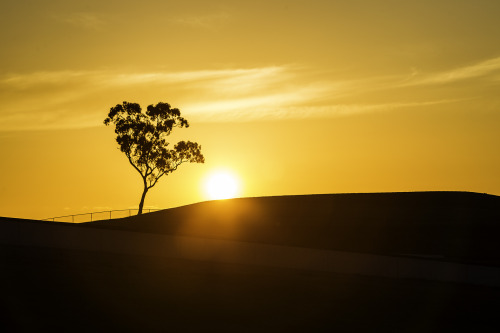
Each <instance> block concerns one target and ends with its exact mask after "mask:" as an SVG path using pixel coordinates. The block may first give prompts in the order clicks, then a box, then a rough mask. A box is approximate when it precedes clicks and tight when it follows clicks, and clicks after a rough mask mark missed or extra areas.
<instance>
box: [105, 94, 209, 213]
mask: <svg viewBox="0 0 500 333" xmlns="http://www.w3.org/2000/svg"><path fill="white" fill-rule="evenodd" d="M110 123H113V124H115V133H116V142H117V143H118V145H119V146H120V150H121V151H122V152H123V153H125V155H126V156H127V158H128V161H129V162H130V164H131V165H132V166H133V167H134V168H135V169H136V170H137V172H139V173H140V175H141V177H142V181H143V184H144V191H143V192H142V196H141V201H140V203H139V213H138V215H139V214H142V207H143V206H144V198H145V197H146V194H147V193H148V191H149V190H150V189H151V188H152V187H153V186H155V185H156V183H157V182H158V180H159V179H160V178H161V177H162V176H164V175H168V174H169V173H171V172H173V171H175V170H177V168H178V167H179V165H181V164H182V163H185V162H190V163H204V162H205V158H204V157H203V155H202V153H201V146H200V145H199V144H198V143H196V142H190V141H180V142H178V143H177V144H176V145H175V146H174V147H173V149H169V148H168V146H169V143H168V142H167V141H166V137H167V136H168V135H170V133H171V132H172V129H173V128H174V127H180V128H182V127H189V124H188V121H187V120H186V119H184V118H183V117H181V112H180V111H179V109H177V108H171V107H170V104H168V103H162V102H160V103H158V104H156V105H149V106H148V108H147V111H146V112H145V113H143V112H142V109H141V106H140V105H139V104H137V103H128V102H123V103H122V104H117V105H116V106H114V107H112V108H111V109H110V111H109V114H108V117H107V118H106V119H105V120H104V124H105V125H106V126H107V125H109V124H110Z"/></svg>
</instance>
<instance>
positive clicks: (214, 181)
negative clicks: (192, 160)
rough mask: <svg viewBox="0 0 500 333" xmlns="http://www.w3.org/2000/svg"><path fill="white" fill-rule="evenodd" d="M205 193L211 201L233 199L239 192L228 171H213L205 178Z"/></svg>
mask: <svg viewBox="0 0 500 333" xmlns="http://www.w3.org/2000/svg"><path fill="white" fill-rule="evenodd" d="M205 191H206V194H207V196H208V197H209V198H210V199H212V200H221V199H230V198H234V197H235V196H236V195H238V192H239V182H238V179H237V177H236V176H235V175H234V174H233V173H231V172H229V171H214V172H212V173H211V174H210V175H209V176H208V177H207V180H206V182H205Z"/></svg>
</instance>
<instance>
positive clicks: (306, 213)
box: [86, 192, 500, 266]
mask: <svg viewBox="0 0 500 333" xmlns="http://www.w3.org/2000/svg"><path fill="white" fill-rule="evenodd" d="M86 226H88V227H98V228H108V229H118V230H129V231H137V232H148V233H160V234H169V235H181V236H194V237H203V238H217V239H228V240H235V241H244V242H257V243H266V244H275V245H286V246H299V247H307V248H316V249H326V250H341V251H352V252H363V253H373V254H384V255H398V256H420V257H428V258H434V259H437V260H439V259H443V260H447V261H453V262H461V263H475V264H487V265H496V266H498V265H500V256H499V254H500V242H498V239H497V235H498V234H499V232H500V197H497V196H492V195H487V194H478V193H469V192H409V193H366V194H364V193H362V194H325V195H301V196H281V197H260V198H240V199H232V200H224V201H210V202H203V203H198V204H193V205H188V206H183V207H179V208H173V209H168V210H164V211H158V212H154V213H150V214H144V215H142V216H133V217H130V218H124V219H118V220H111V221H98V222H91V223H86Z"/></svg>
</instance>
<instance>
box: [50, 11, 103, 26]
mask: <svg viewBox="0 0 500 333" xmlns="http://www.w3.org/2000/svg"><path fill="white" fill-rule="evenodd" d="M58 19H59V21H62V22H64V23H67V24H70V25H73V26H75V27H79V28H83V29H87V30H101V29H102V28H103V27H104V26H105V24H106V21H105V20H103V19H102V18H101V17H100V16H99V15H98V14H95V13H90V12H78V13H72V14H69V15H68V16H67V17H59V18H58Z"/></svg>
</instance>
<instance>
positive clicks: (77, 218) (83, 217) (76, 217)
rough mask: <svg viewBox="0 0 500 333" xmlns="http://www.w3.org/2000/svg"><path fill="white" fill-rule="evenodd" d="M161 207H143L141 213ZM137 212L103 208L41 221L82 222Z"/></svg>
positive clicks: (136, 210)
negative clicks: (98, 210) (97, 210)
mask: <svg viewBox="0 0 500 333" xmlns="http://www.w3.org/2000/svg"><path fill="white" fill-rule="evenodd" d="M158 210H161V209H155V208H149V209H143V210H142V212H143V213H146V212H147V213H151V212H153V211H158ZM137 212H139V209H136V208H135V209H115V210H104V211H100V212H91V213H82V214H72V215H64V216H56V217H49V218H47V219H43V220H42V221H52V222H67V223H68V222H70V223H84V222H94V221H102V220H112V219H118V218H124V217H130V216H132V215H135V214H136V213H137Z"/></svg>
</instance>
